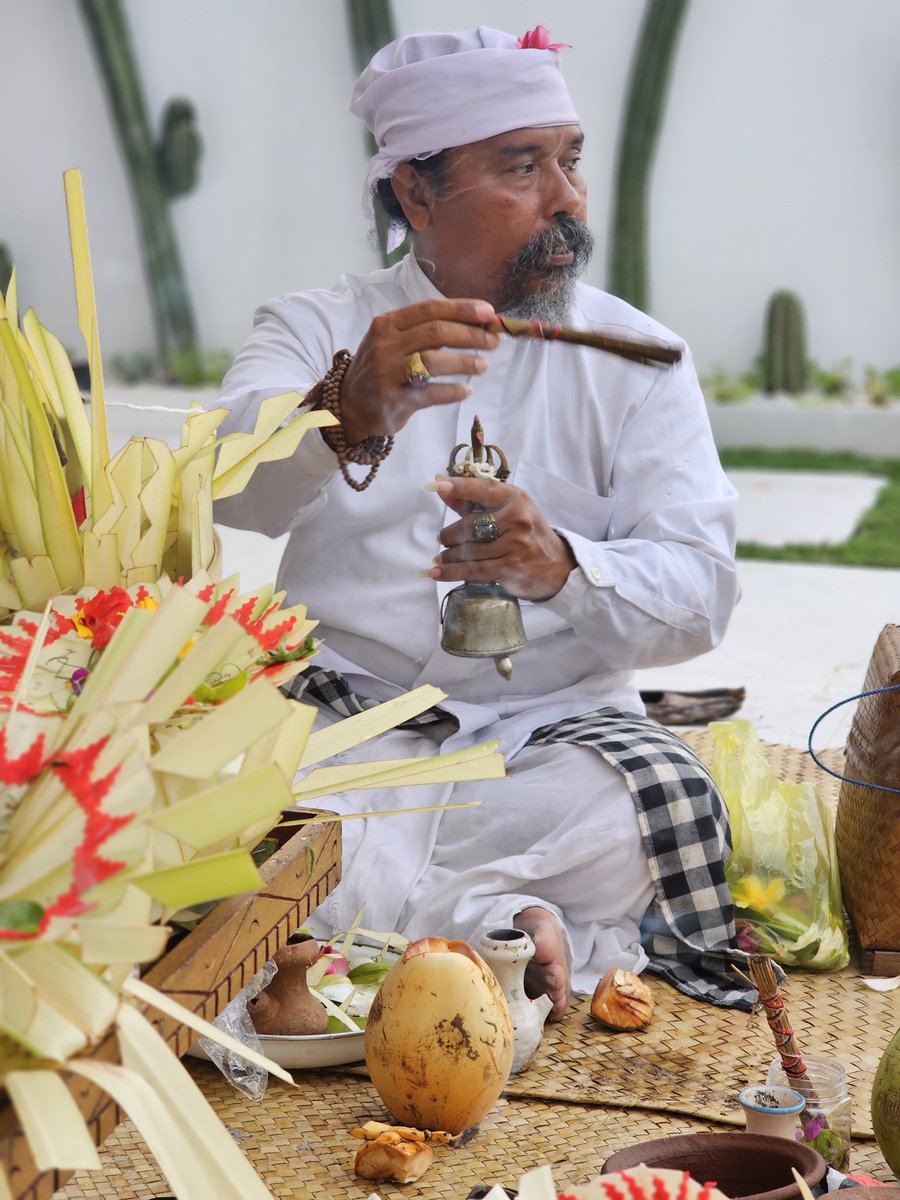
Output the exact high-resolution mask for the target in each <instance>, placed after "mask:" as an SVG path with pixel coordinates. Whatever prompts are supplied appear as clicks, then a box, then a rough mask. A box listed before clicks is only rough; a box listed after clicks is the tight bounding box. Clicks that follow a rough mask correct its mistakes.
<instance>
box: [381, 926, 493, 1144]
mask: <svg viewBox="0 0 900 1200" xmlns="http://www.w3.org/2000/svg"><path fill="white" fill-rule="evenodd" d="M365 1052H366V1066H367V1067H368V1069H369V1074H370V1075H371V1077H372V1083H373V1084H374V1085H375V1089H376V1091H377V1092H378V1095H379V1096H380V1097H381V1099H382V1100H383V1101H384V1104H385V1107H386V1108H387V1110H388V1112H390V1114H391V1116H392V1117H394V1119H395V1120H397V1121H399V1122H400V1123H401V1124H404V1125H414V1126H416V1127H417V1128H418V1129H446V1130H448V1131H449V1132H450V1133H462V1131H463V1130H464V1129H471V1128H472V1127H473V1126H474V1125H477V1124H478V1122H479V1121H480V1120H481V1118H482V1117H483V1116H484V1115H485V1113H486V1112H488V1111H489V1109H491V1108H492V1107H493V1105H494V1104H495V1103H496V1101H497V1098H498V1097H499V1095H500V1093H501V1091H502V1090H503V1087H504V1085H505V1083H506V1080H507V1078H508V1077H509V1072H510V1068H511V1067H512V1060H513V1023H512V1019H511V1017H510V1015H509V1007H508V1005H507V1003H506V997H505V996H504V995H503V992H502V990H501V988H500V985H499V984H498V982H497V980H496V978H495V976H494V974H493V972H492V971H491V969H490V967H489V966H488V965H487V963H485V962H484V961H483V960H482V959H481V958H480V956H479V955H478V954H476V953H475V951H474V950H473V949H472V947H471V946H469V945H468V943H466V942H448V941H447V940H446V939H445V938H423V939H422V940H421V941H418V942H413V943H411V944H410V945H409V946H408V947H407V948H406V950H405V951H404V953H403V956H402V957H401V958H400V960H399V961H398V962H397V963H395V965H394V966H393V967H391V969H390V971H388V973H387V975H386V976H385V977H384V980H383V982H382V984H381V988H380V989H379V991H378V995H377V997H376V998H375V1003H374V1004H373V1005H372V1009H371V1012H370V1013H369V1017H368V1020H367V1022H366V1034H365Z"/></svg>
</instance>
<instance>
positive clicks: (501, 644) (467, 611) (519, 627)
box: [441, 417, 526, 679]
mask: <svg viewBox="0 0 900 1200" xmlns="http://www.w3.org/2000/svg"><path fill="white" fill-rule="evenodd" d="M461 450H464V451H465V456H464V458H463V459H462V460H461V461H460V460H459V458H458V456H459V452H460V451H461ZM447 474H448V475H457V476H460V475H465V476H470V477H476V478H478V477H480V478H485V477H491V478H494V479H500V480H504V479H506V478H507V477H508V475H509V465H508V463H507V461H506V455H505V454H504V453H503V451H502V450H501V449H500V447H499V446H492V445H488V444H487V443H486V442H485V439H484V430H483V429H482V427H481V422H480V421H479V419H478V417H476V418H475V419H474V421H473V422H472V438H471V444H470V446H469V447H466V446H465V444H462V445H459V446H454V448H453V451H452V453H451V454H450V463H449V466H448V467H447ZM494 530H495V536H496V523H494ZM441 622H442V626H443V628H442V630H441V648H442V649H444V650H446V651H447V653H448V654H456V655H458V656H459V657H460V658H492V659H493V660H494V665H495V666H496V668H497V670H498V671H499V672H500V674H501V675H502V676H503V678H504V679H509V678H511V676H512V663H511V662H510V660H509V656H510V655H511V654H514V653H515V652H516V650H521V649H522V647H523V646H524V645H525V642H526V637H525V626H524V625H523V623H522V613H521V610H520V609H519V602H518V600H517V599H516V598H515V596H513V595H511V594H510V593H509V592H508V591H507V590H506V588H504V587H503V586H502V585H501V584H499V583H473V582H468V583H463V584H460V586H459V587H456V588H454V589H453V591H452V592H448V593H447V595H446V596H445V597H444V603H443V605H442V606H441Z"/></svg>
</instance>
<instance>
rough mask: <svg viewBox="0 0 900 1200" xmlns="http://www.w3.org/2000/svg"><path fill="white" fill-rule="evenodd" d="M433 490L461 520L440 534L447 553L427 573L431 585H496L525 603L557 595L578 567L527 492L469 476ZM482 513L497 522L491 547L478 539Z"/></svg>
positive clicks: (447, 480) (442, 483)
mask: <svg viewBox="0 0 900 1200" xmlns="http://www.w3.org/2000/svg"><path fill="white" fill-rule="evenodd" d="M432 486H433V487H434V490H435V491H436V492H437V494H438V495H439V496H440V497H441V499H442V500H443V501H444V503H445V504H446V505H447V507H448V508H451V509H453V511H454V512H456V513H459V514H460V519H459V520H458V521H454V522H453V523H452V524H451V525H446V526H445V527H444V528H443V529H442V530H441V532H440V533H439V534H438V540H439V541H440V542H441V544H442V545H443V546H445V547H446V549H445V550H444V551H443V552H442V553H441V554H440V555H439V556H438V558H437V559H436V561H435V566H434V567H432V568H431V570H430V571H428V572H426V573H427V574H428V575H430V576H431V578H432V579H437V580H440V581H441V582H442V583H456V582H463V581H470V582H475V583H487V582H490V581H496V582H497V583H500V584H502V585H503V587H505V588H506V590H507V591H508V592H510V593H511V594H512V595H513V596H518V597H519V598H520V599H522V600H549V599H550V597H551V596H555V595H556V593H557V592H558V591H559V590H560V588H561V587H562V586H563V584H564V583H565V582H566V579H567V578H568V577H569V574H570V572H571V571H572V569H573V568H574V566H575V556H574V554H573V553H572V550H571V547H570V546H569V544H568V542H567V541H566V540H565V539H564V538H562V537H560V535H559V534H558V533H557V532H556V531H555V530H554V529H551V527H550V526H549V525H548V524H547V522H546V520H545V519H544V517H543V516H542V515H541V512H540V510H539V509H538V507H537V505H536V504H535V503H534V501H533V500H532V499H531V497H530V496H529V495H528V494H527V493H526V492H523V491H522V489H521V488H518V487H516V486H515V485H514V484H511V483H501V482H500V481H499V480H497V479H476V478H468V477H465V476H461V477H446V478H443V477H442V478H441V479H439V480H437V482H436V483H435V484H433V485H432ZM479 513H482V514H483V513H489V514H490V515H491V516H492V517H493V518H494V521H495V522H496V530H497V535H496V537H494V538H492V540H490V541H485V540H482V539H479V538H477V537H476V532H475V531H476V525H477V521H476V518H477V517H478V516H479ZM481 524H482V525H483V524H484V522H483V521H482V522H481ZM488 525H489V523H488ZM489 527H490V525H489Z"/></svg>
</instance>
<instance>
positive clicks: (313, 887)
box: [0, 813, 341, 1200]
mask: <svg viewBox="0 0 900 1200" xmlns="http://www.w3.org/2000/svg"><path fill="white" fill-rule="evenodd" d="M292 815H293V816H297V815H299V814H296V813H295V814H292ZM340 867H341V835H340V822H337V821H336V822H333V823H331V824H323V825H312V826H310V827H309V829H308V830H304V829H302V828H301V829H300V830H299V831H298V832H297V833H295V834H294V835H293V836H292V837H290V838H289V839H288V840H287V841H285V842H284V844H283V845H282V846H281V847H280V849H278V850H276V851H275V853H274V854H273V855H272V856H271V858H268V859H267V860H266V861H265V862H264V863H263V865H262V866H261V867H260V875H261V876H262V879H263V886H262V888H261V889H260V891H258V892H252V893H248V894H245V895H241V896H233V897H231V898H230V899H228V900H222V901H221V902H220V903H219V904H217V905H216V907H215V908H214V909H213V910H212V912H210V913H209V914H208V915H207V916H206V917H204V918H203V920H202V921H200V922H199V923H198V924H197V926H196V927H195V928H194V929H193V930H192V931H191V932H190V933H189V934H187V935H186V936H185V937H184V938H183V939H182V940H181V941H180V942H178V943H177V944H176V945H175V946H174V947H173V948H172V949H171V950H170V951H169V952H168V953H167V954H165V955H164V956H163V957H162V958H161V959H160V960H159V961H158V962H157V963H156V964H155V965H154V966H153V967H152V968H151V969H150V970H149V971H148V972H147V973H146V975H145V976H144V979H145V980H146V981H147V983H149V984H152V985H153V987H156V988H158V989H159V990H160V991H161V992H165V993H166V994H167V995H169V996H172V997H173V999H175V1000H177V1001H178V1002H179V1003H180V1004H182V1005H183V1006H184V1007H185V1008H187V1009H189V1010H190V1011H191V1012H195V1013H198V1014H199V1015H200V1016H202V1017H204V1018H205V1019H206V1020H207V1021H211V1020H213V1018H214V1017H216V1016H217V1015H218V1014H219V1013H220V1012H221V1011H222V1009H223V1008H224V1007H225V1006H226V1004H228V1002H229V1001H230V1000H231V999H233V997H234V996H236V995H237V993H238V992H239V991H240V990H241V989H242V988H243V987H244V986H245V985H246V984H248V983H249V982H250V980H251V979H252V977H253V976H254V975H255V973H256V972H257V971H258V970H259V969H260V967H262V965H263V963H265V962H266V960H267V959H269V958H271V957H272V955H273V954H274V953H275V951H276V950H277V949H278V948H279V947H280V946H282V945H284V943H285V942H286V941H287V939H288V938H289V937H290V936H291V934H292V933H295V932H296V930H297V929H298V928H299V927H300V926H301V925H302V924H303V922H304V921H305V920H306V919H307V917H308V916H309V915H310V913H311V912H312V911H313V909H315V908H316V907H317V906H318V905H319V904H321V902H322V901H323V900H324V899H325V897H326V896H327V895H328V893H329V892H330V891H331V890H332V888H333V887H334V886H335V884H336V883H337V882H338V879H339V878H340ZM146 1011H148V1015H149V1017H150V1019H151V1020H152V1021H153V1024H154V1025H155V1026H156V1027H157V1029H159V1031H160V1033H161V1034H162V1036H163V1037H164V1038H165V1040H166V1041H167V1042H168V1044H169V1045H170V1046H171V1047H172V1049H173V1050H174V1051H175V1053H176V1054H177V1055H179V1057H180V1056H181V1055H182V1054H184V1052H185V1051H186V1050H187V1048H188V1046H189V1045H190V1044H191V1042H192V1041H193V1040H194V1038H195V1034H194V1033H193V1032H192V1030H190V1029H189V1028H188V1027H187V1026H186V1025H183V1024H181V1023H179V1022H176V1021H173V1020H171V1019H170V1018H169V1017H165V1016H162V1015H161V1014H160V1013H158V1012H156V1011H154V1010H153V1009H150V1010H146ZM93 1055H94V1057H96V1058H100V1059H104V1060H106V1061H115V1060H116V1059H117V1057H118V1051H117V1047H116V1040H115V1037H114V1036H113V1035H112V1034H110V1035H109V1036H108V1037H106V1038H105V1039H104V1040H103V1041H102V1042H101V1043H100V1044H99V1045H98V1046H97V1047H96V1048H95V1050H94V1051H93ZM68 1084H69V1088H70V1090H71V1092H72V1095H73V1096H74V1097H75V1099H76V1100H77V1102H78V1105H79V1107H80V1108H81V1111H82V1112H83V1113H84V1114H85V1116H86V1118H87V1121H88V1127H89V1128H90V1130H91V1133H92V1134H93V1136H94V1140H95V1142H96V1143H97V1145H98V1146H99V1145H101V1144H102V1142H103V1141H104V1140H105V1139H106V1138H107V1137H109V1135H110V1134H111V1133H112V1131H113V1130H114V1129H115V1127H116V1125H117V1124H118V1123H119V1121H120V1120H121V1119H122V1113H121V1111H120V1110H119V1108H118V1106H117V1105H116V1104H115V1103H114V1102H113V1101H112V1100H111V1099H110V1097H109V1096H107V1095H106V1093H105V1092H102V1091H100V1090H99V1089H98V1088H95V1087H93V1086H92V1085H90V1084H88V1083H86V1082H85V1081H84V1080H83V1079H78V1078H75V1077H69V1079H68ZM0 1161H2V1163H3V1165H4V1167H5V1169H6V1173H7V1175H8V1177H9V1181H10V1186H11V1188H12V1194H13V1197H14V1198H15V1200H50V1197H52V1195H53V1193H54V1192H55V1191H57V1190H58V1189H59V1188H61V1187H62V1186H63V1185H64V1183H65V1182H66V1180H67V1179H68V1178H69V1177H70V1175H71V1172H58V1171H46V1172H39V1171H38V1170H37V1168H36V1166H35V1164H34V1160H33V1159H32V1157H31V1153H30V1151H29V1149H28V1146H27V1144H26V1142H25V1139H24V1138H23V1137H22V1135H21V1132H20V1131H19V1128H18V1124H17V1121H16V1114H15V1111H14V1110H13V1108H12V1106H11V1105H10V1104H9V1103H8V1102H6V1101H5V1098H4V1099H3V1100H2V1101H0Z"/></svg>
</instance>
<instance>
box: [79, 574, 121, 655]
mask: <svg viewBox="0 0 900 1200" xmlns="http://www.w3.org/2000/svg"><path fill="white" fill-rule="evenodd" d="M75 603H76V605H77V606H78V612H77V614H76V616H75V628H76V630H77V631H78V635H79V637H89V638H90V639H91V645H92V646H93V647H94V648H95V649H97V650H103V649H104V648H105V647H106V646H108V645H109V643H110V641H111V639H112V635H113V634H114V633H115V631H116V630H117V629H118V627H119V624H120V622H121V620H122V617H123V616H124V615H125V613H126V612H127V610H128V609H129V608H131V606H132V604H133V601H132V599H131V597H130V596H129V595H128V593H127V592H126V590H125V589H124V588H123V587H113V588H110V589H109V591H108V592H98V593H97V595H96V596H92V597H91V599H90V600H84V599H82V598H81V597H80V596H79V597H78V599H77V600H76V601H75Z"/></svg>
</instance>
